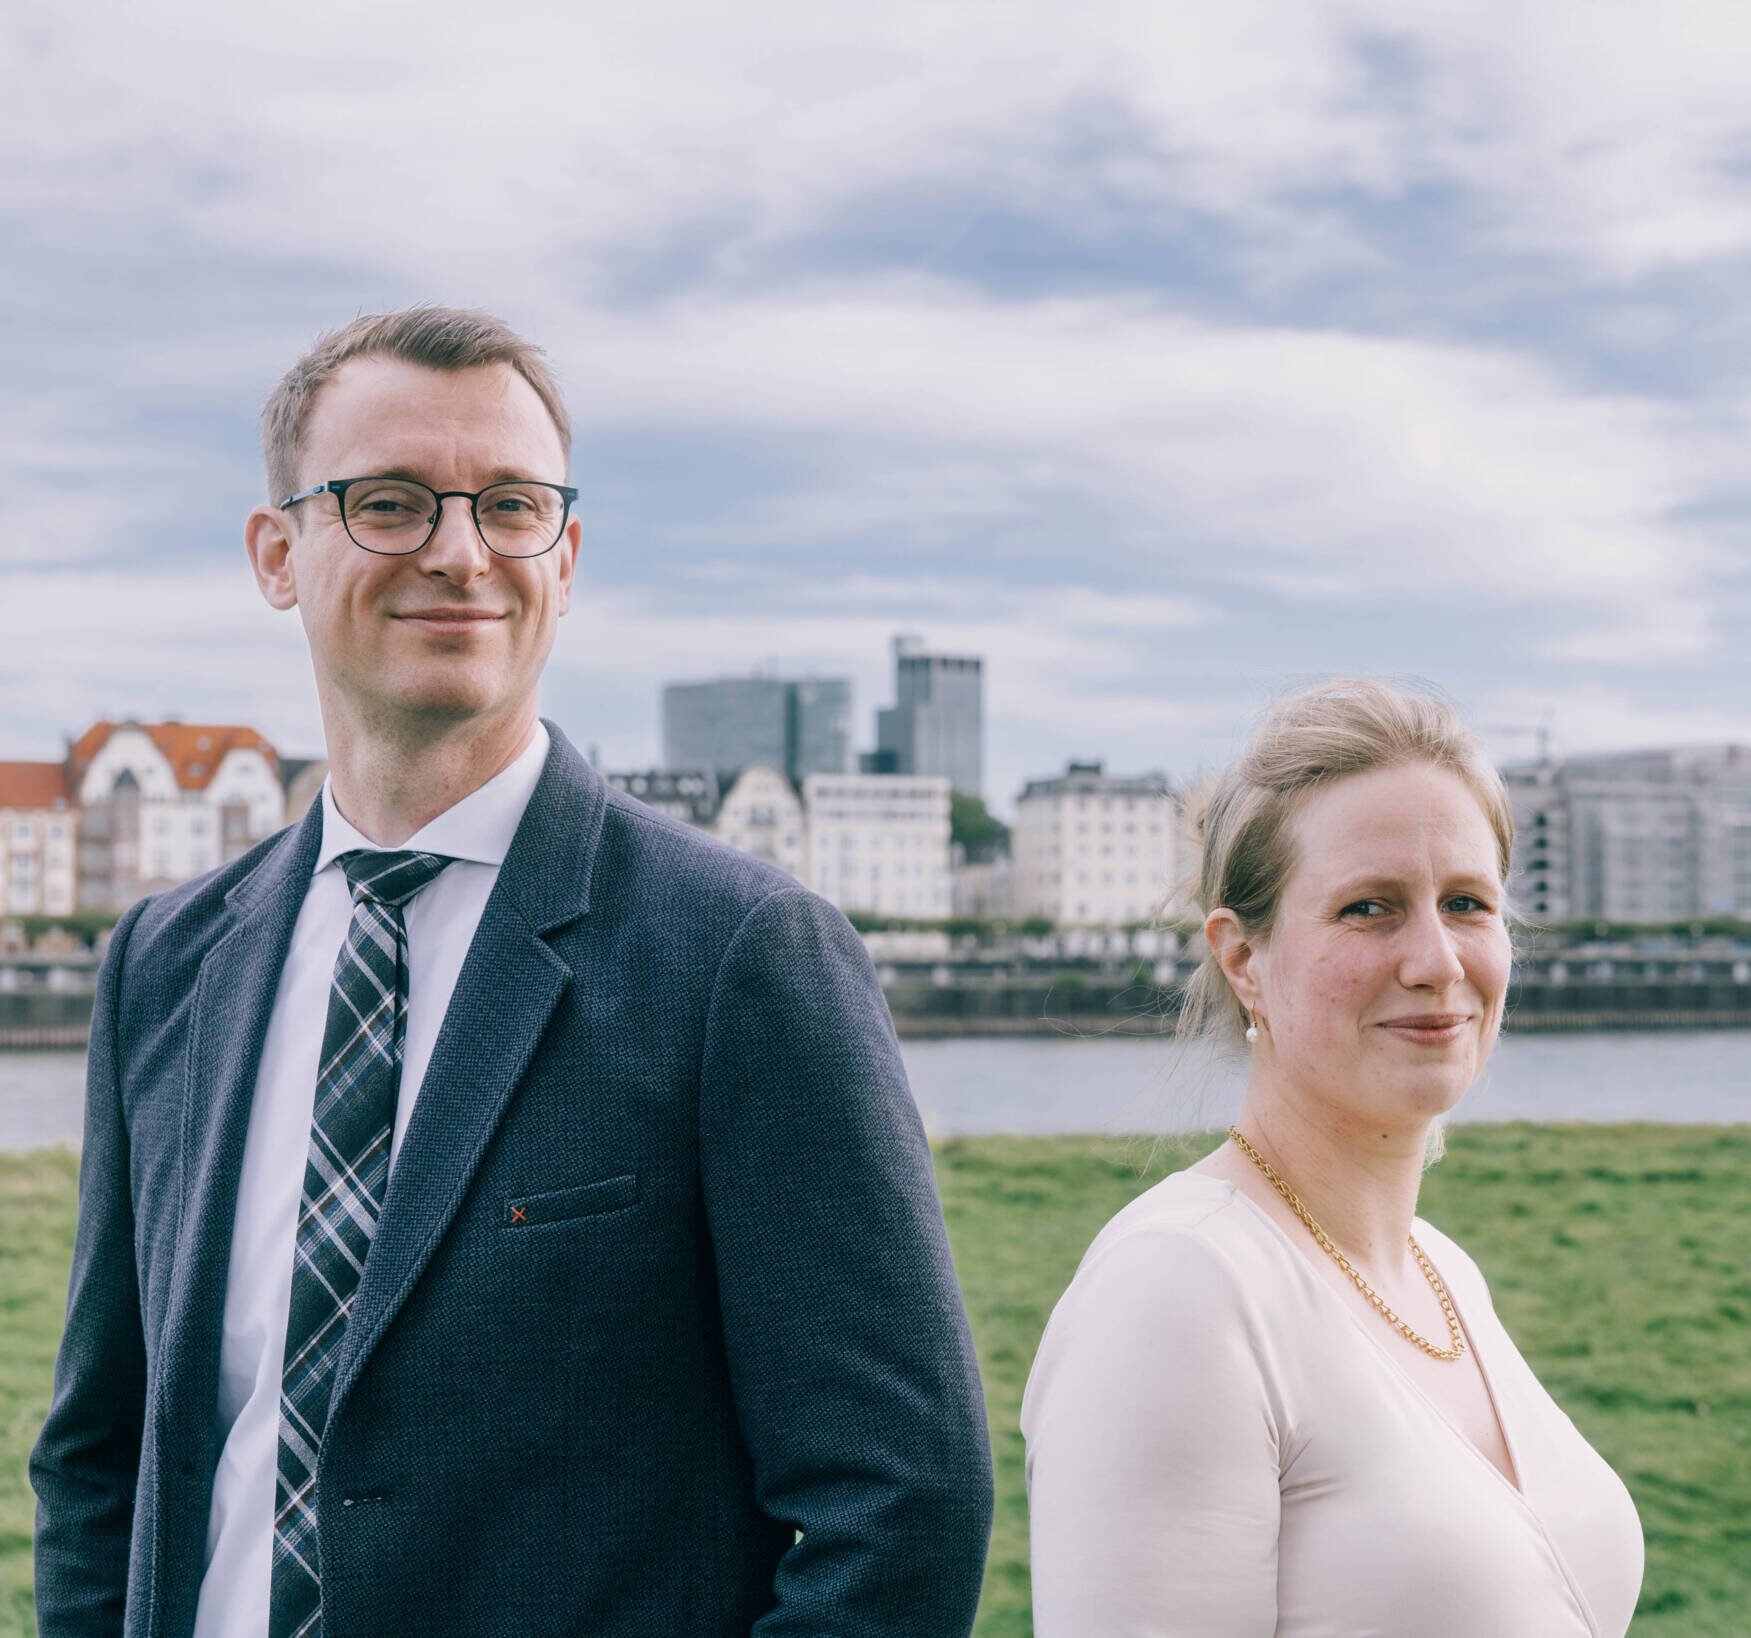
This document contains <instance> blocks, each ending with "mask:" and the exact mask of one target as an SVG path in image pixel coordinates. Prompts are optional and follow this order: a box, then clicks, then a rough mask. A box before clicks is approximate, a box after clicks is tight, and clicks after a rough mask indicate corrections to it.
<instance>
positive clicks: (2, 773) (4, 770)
mask: <svg viewBox="0 0 1751 1638" xmlns="http://www.w3.org/2000/svg"><path fill="white" fill-rule="evenodd" d="M57 802H59V803H61V804H62V805H63V806H65V805H66V802H67V770H66V769H65V768H64V767H63V766H62V765H61V764H60V763H59V762H0V808H52V807H53V806H54V805H55V804H56V803H57Z"/></svg>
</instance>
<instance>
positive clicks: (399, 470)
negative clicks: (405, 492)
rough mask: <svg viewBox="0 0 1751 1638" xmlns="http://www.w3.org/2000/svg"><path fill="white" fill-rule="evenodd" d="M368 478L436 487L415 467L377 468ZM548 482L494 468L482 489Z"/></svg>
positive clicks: (514, 469) (507, 468)
mask: <svg viewBox="0 0 1751 1638" xmlns="http://www.w3.org/2000/svg"><path fill="white" fill-rule="evenodd" d="M368 476H370V477H373V478H400V479H402V480H403V481H404V482H407V483H423V484H424V485H425V486H426V488H428V489H435V488H436V487H437V486H436V485H435V484H433V482H432V480H431V478H430V477H428V476H427V474H426V473H424V472H422V471H420V470H419V469H418V468H417V467H411V466H385V467H379V468H378V469H377V471H375V472H372V473H369V474H368ZM548 481H550V480H548V479H546V478H532V477H530V476H529V474H528V473H527V472H525V471H523V470H522V469H521V468H519V467H514V466H495V467H494V468H493V469H492V471H490V472H489V473H487V475H486V483H485V484H484V485H483V487H484V488H487V489H490V488H491V487H492V486H493V485H494V484H495V483H547V482H548Z"/></svg>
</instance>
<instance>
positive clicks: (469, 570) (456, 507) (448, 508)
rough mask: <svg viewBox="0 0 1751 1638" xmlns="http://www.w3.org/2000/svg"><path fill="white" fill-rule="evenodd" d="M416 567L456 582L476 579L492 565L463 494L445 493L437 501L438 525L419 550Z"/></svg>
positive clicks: (471, 510) (460, 583)
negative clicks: (418, 561)
mask: <svg viewBox="0 0 1751 1638" xmlns="http://www.w3.org/2000/svg"><path fill="white" fill-rule="evenodd" d="M420 568H421V569H422V570H423V571H424V572H425V573H426V574H431V575H438V576H440V577H441V578H443V579H445V580H449V581H452V582H454V583H455V584H456V585H458V586H466V585H467V584H468V583H469V582H470V581H472V580H478V579H479V578H480V577H481V576H482V575H483V574H486V573H487V572H488V571H489V570H490V569H491V568H492V553H491V552H489V551H488V550H487V549H486V542H485V541H484V540H482V539H481V538H480V530H479V529H478V528H477V527H476V526H475V522H474V508H473V506H472V505H471V503H470V502H469V500H468V497H467V496H465V495H446V496H445V497H444V499H443V500H441V501H439V502H438V526H437V528H436V529H435V530H434V531H433V533H432V538H431V539H430V540H428V541H427V542H426V543H425V545H424V546H423V547H422V548H421V550H420Z"/></svg>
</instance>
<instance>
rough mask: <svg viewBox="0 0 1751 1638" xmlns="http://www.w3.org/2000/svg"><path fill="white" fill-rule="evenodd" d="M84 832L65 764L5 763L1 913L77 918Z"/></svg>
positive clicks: (0, 814) (0, 790) (0, 809)
mask: <svg viewBox="0 0 1751 1638" xmlns="http://www.w3.org/2000/svg"><path fill="white" fill-rule="evenodd" d="M78 829H79V825H78V815H77V814H76V813H75V812H74V811H73V805H72V803H71V802H70V801H69V800H68V794H67V770H66V769H65V768H63V767H62V766H61V764H60V763H58V762H0V914H9V915H15V916H67V915H71V914H72V913H73V910H74V907H75V905H76V903H77V896H76V869H75V867H76V863H77V852H76V847H77V837H78Z"/></svg>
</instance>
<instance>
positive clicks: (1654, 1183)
mask: <svg viewBox="0 0 1751 1638" xmlns="http://www.w3.org/2000/svg"><path fill="white" fill-rule="evenodd" d="M1145 1158H1146V1151H1145V1150H1144V1149H1143V1148H1141V1147H1129V1146H1126V1145H1124V1144H1121V1143H1118V1142H1114V1141H1110V1140H1108V1141H1103V1140H1097V1139H1075V1138H1062V1139H1033V1138H985V1139H978V1140H968V1141H958V1142H949V1143H945V1144H943V1145H942V1146H941V1147H940V1148H939V1150H938V1153H937V1167H938V1173H939V1176H940V1180H941V1184H942V1194H943V1205H944V1210H945V1213H946V1215H947V1218H948V1225H949V1233H950V1237H951V1238H952V1240H953V1242H954V1248H955V1255H956V1259H957V1262H958V1265H959V1269H960V1275H961V1281H962V1284H963V1286H964V1287H965V1289H966V1293H967V1305H968V1308H969V1310H970V1312H971V1314H972V1319H973V1328H974V1332H975V1334H976V1336H977V1339H978V1343H979V1353H980V1358H981V1361H982V1363H983V1366H984V1370H985V1384H986V1391H987V1394H988V1396H989V1399H990V1404H991V1425H992V1433H993V1440H994V1444H995V1447H996V1452H997V1464H998V1520H997V1531H996V1535H995V1538H994V1540H993V1542H992V1554H991V1568H990V1571H989V1574H988V1576H987V1579H986V1592H985V1602H984V1604H983V1606H982V1608H981V1611H980V1617H979V1625H978V1629H977V1630H978V1633H979V1635H980V1638H1022V1635H1025V1634H1027V1633H1029V1631H1030V1623H1029V1620H1028V1616H1027V1513H1026V1503H1025V1498H1024V1495H1023V1491H1022V1482H1021V1462H1022V1444H1021V1436H1020V1434H1019V1433H1018V1432H1017V1431H1016V1415H1017V1412H1018V1409H1019V1406H1020V1402H1021V1390H1022V1384H1023V1383H1024V1382H1025V1380H1026V1378H1027V1369H1028V1364H1029V1362H1030V1361H1031V1359H1032V1357H1033V1351H1034V1347H1035V1344H1036V1343H1037V1342H1038V1340H1039V1335H1040V1332H1041V1330H1042V1329H1043V1328H1044V1325H1045V1321H1046V1316H1047V1315H1048V1313H1049V1312H1050V1311H1051V1306H1052V1303H1053V1302H1054V1301H1055V1300H1056V1298H1057V1296H1058V1293H1059V1292H1060V1291H1061V1290H1062V1289H1063V1288H1064V1286H1065V1285H1066V1284H1067V1283H1068V1281H1069V1279H1070V1275H1071V1273H1072V1272H1073V1271H1074V1269H1075V1266H1076V1262H1077V1259H1078V1258H1079V1257H1080V1256H1081V1254H1082V1250H1083V1248H1084V1247H1085V1246H1086V1245H1087V1243H1088V1241H1089V1240H1090V1239H1092V1238H1093V1236H1094V1234H1095V1232H1096V1231H1097V1230H1098V1229H1099V1228H1100V1226H1101V1224H1102V1223H1104V1222H1105V1221H1106V1219H1107V1218H1108V1217H1110V1216H1111V1215H1112V1214H1113V1212H1115V1211H1116V1210H1118V1208H1119V1207H1120V1206H1121V1205H1123V1204H1124V1203H1125V1201H1127V1200H1129V1199H1130V1198H1131V1197H1132V1196H1133V1195H1135V1194H1137V1193H1139V1192H1140V1191H1141V1190H1142V1189H1144V1188H1146V1187H1148V1186H1149V1185H1150V1184H1151V1183H1153V1182H1154V1181H1156V1179H1157V1178H1158V1177H1160V1176H1161V1175H1162V1174H1163V1173H1164V1172H1165V1171H1167V1170H1171V1169H1173V1167H1175V1166H1177V1165H1179V1164H1182V1163H1183V1160H1184V1158H1187V1157H1183V1156H1181V1155H1179V1154H1178V1153H1172V1152H1169V1153H1162V1154H1160V1155H1158V1156H1156V1157H1155V1159H1154V1162H1153V1163H1152V1164H1149V1165H1148V1166H1147V1167H1145ZM73 1182H74V1163H73V1161H72V1159H71V1157H70V1156H67V1155H65V1154H61V1153H50V1154H40V1155H33V1156H26V1157H15V1156H5V1155H0V1638H12V1635H23V1634H28V1633H30V1632H31V1631H33V1624H32V1621H31V1615H30V1609H31V1603H30V1593H29V1585H30V1496H29V1491H28V1488H27V1485H26V1482H25V1475H24V1461H25V1456H26V1453H27V1451H28V1449H29V1446H30V1441H31V1439H32V1438H33V1437H34V1435H35V1431H36V1427H37V1424H38V1422H39V1421H40V1420H41V1417H42V1415H43V1411H44V1409H45V1407H46V1405H47V1401H48V1384H49V1372H50V1367H51V1363H52V1359H53V1352H54V1341H55V1335H56V1331H57V1328H58V1325H59V1316H60V1310H61V1303H62V1300H63V1296H64V1292H65V1286H66V1274H67V1261H68V1256H69V1252H70V1246H71V1240H72V1225H73ZM1421 1209H1422V1211H1423V1213H1424V1215H1425V1216H1427V1217H1428V1218H1429V1219H1430V1220H1431V1221H1433V1222H1435V1223H1438V1224H1439V1225H1440V1226H1441V1227H1443V1228H1444V1229H1446V1230H1447V1231H1448V1232H1449V1233H1451V1234H1452V1235H1453V1236H1454V1237H1455V1238H1456V1239H1458V1240H1459V1241H1460V1242H1461V1243H1462V1244H1463V1245H1464V1246H1465V1247H1466V1248H1467V1250H1469V1251H1470V1252H1471V1253H1472V1255H1473V1256H1474V1257H1475V1258H1476V1259H1477V1261H1478V1263H1479V1264H1480V1265H1481V1266H1482V1267H1483V1269H1484V1272H1485V1273H1486V1274H1487V1275H1488V1276H1489V1278H1490V1281H1491V1285H1492V1288H1493V1290H1494V1294H1495V1299H1496V1306H1497V1309H1498V1311H1499V1312H1500V1313H1501V1315H1502V1318H1503V1320H1504V1321H1505V1322H1506V1324H1507V1326H1508V1329H1509V1330H1510V1332H1512V1333H1513V1335H1514V1337H1515V1339H1516V1340H1517V1341H1518V1343H1519V1345H1520V1348H1521V1350H1522V1352H1524V1353H1525V1355H1526V1356H1527V1358H1528V1360H1529V1361H1530V1362H1531V1364H1532V1367H1533V1369H1534V1370H1535V1371H1536V1372H1537V1373H1538V1375H1539V1377H1540V1378H1541V1379H1542V1380H1543V1382H1544V1383H1545V1385H1546V1386H1547V1387H1548V1388H1549V1389H1550V1390H1551V1392H1552V1393H1553V1394H1554V1395H1555V1396H1556V1398H1557V1400H1558V1401H1559V1402H1560V1403H1561V1404H1562V1405H1563V1406H1564V1408H1565V1409H1566V1410H1567V1411H1568V1412H1569V1414H1570V1415H1571V1416H1573V1417H1574V1419H1575V1421H1576V1422H1577V1423H1578V1424H1579V1426H1580V1428H1581V1431H1582V1432H1583V1433H1584V1434H1586V1436H1587V1437H1588V1438H1589V1439H1590V1440H1592V1442H1593V1443H1594V1445H1595V1446H1597V1447H1598V1449H1599V1450H1600V1451H1601V1452H1602V1453H1603V1454H1604V1455H1605V1457H1606V1458H1607V1459H1608V1460H1609V1461H1610V1462H1611V1463H1612V1465H1613V1466H1614V1467H1615V1468H1616V1469H1617V1471H1618V1472H1619V1473H1620V1474H1622V1475H1623V1477H1624V1479H1625V1481H1626V1482H1627V1483H1628V1485H1629V1487H1630V1490H1631V1491H1632V1492H1633V1494H1634V1496H1635V1499H1636V1505H1637V1507H1638V1508H1639V1509H1640V1512H1641V1517H1642V1524H1643V1527H1644V1529H1645V1531H1646V1533H1647V1542H1648V1571H1647V1577H1646V1581H1645V1583H1644V1587H1643V1593H1642V1603H1641V1610H1640V1612H1639V1613H1638V1615H1637V1617H1636V1621H1635V1624H1634V1626H1633V1627H1632V1629H1631V1632H1632V1634H1633V1638H1744V1635H1745V1634H1746V1633H1747V1631H1751V1626H1748V1621H1751V1617H1748V1615H1747V1611H1751V1267H1748V1266H1747V1258H1746V1251H1745V1248H1746V1242H1747V1228H1748V1225H1751V1128H1745V1127H1738V1128H1732V1129H1728V1130H1724V1131H1723V1130H1720V1129H1710V1128H1701V1127H1658V1126H1623V1127H1592V1128H1586V1127H1572V1128H1539V1127H1531V1126H1500V1127H1475V1126H1474V1127H1462V1128H1459V1129H1457V1130H1456V1131H1455V1133H1454V1134H1453V1137H1452V1140H1451V1144H1450V1147H1449V1152H1448V1156H1447V1159H1446V1160H1444V1161H1443V1162H1442V1163H1441V1165H1440V1166H1439V1167H1437V1168H1436V1170H1435V1171H1434V1172H1432V1173H1431V1174H1430V1177H1429V1180H1428V1183H1427V1185H1426V1187H1425V1190H1424V1194H1423V1200H1422V1207H1421Z"/></svg>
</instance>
